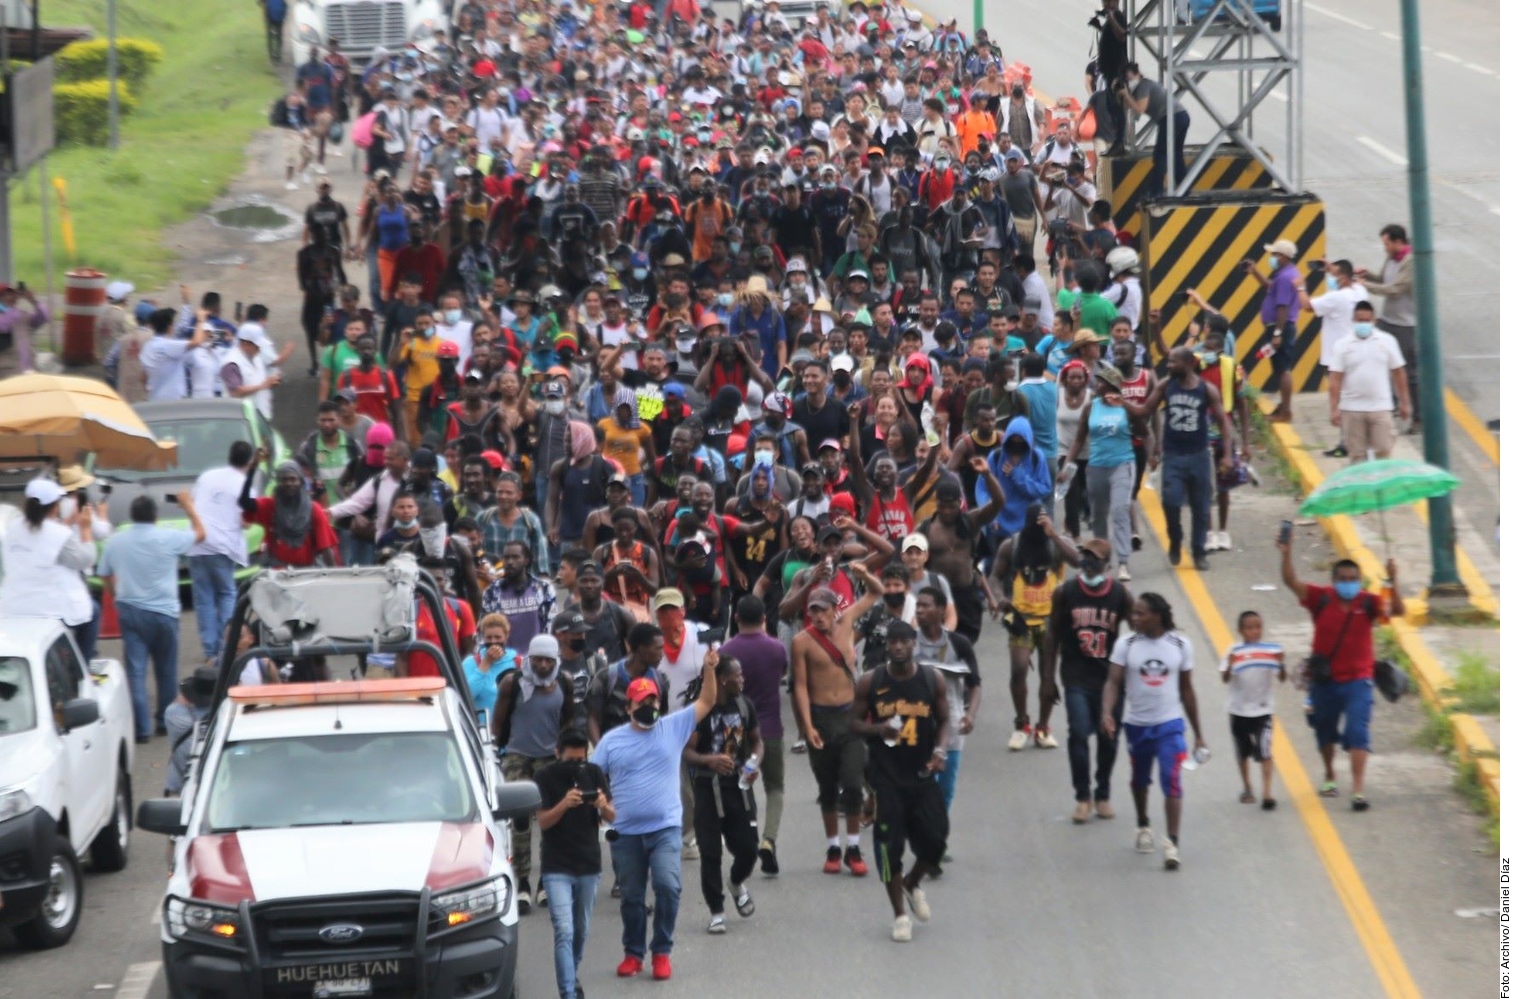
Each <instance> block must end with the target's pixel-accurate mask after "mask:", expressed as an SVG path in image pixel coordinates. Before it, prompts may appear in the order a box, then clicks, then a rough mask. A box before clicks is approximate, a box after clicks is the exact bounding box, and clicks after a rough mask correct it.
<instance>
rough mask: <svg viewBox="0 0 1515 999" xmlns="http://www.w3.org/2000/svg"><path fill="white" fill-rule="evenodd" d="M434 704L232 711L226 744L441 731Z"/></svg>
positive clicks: (444, 725) (442, 721) (440, 717)
mask: <svg viewBox="0 0 1515 999" xmlns="http://www.w3.org/2000/svg"><path fill="white" fill-rule="evenodd" d="M446 730H447V718H446V716H445V715H444V714H443V712H442V709H441V706H440V705H438V704H423V703H421V702H419V701H413V702H411V703H408V704H401V703H394V704H300V705H294V706H289V707H272V706H271V707H257V708H249V707H247V706H245V705H239V706H237V707H235V708H233V714H232V723H231V729H230V730H229V732H228V734H227V740H228V741H230V742H250V741H254V740H263V739H288V738H291V737H296V736H306V735H374V734H378V733H384V732H445V731H446Z"/></svg>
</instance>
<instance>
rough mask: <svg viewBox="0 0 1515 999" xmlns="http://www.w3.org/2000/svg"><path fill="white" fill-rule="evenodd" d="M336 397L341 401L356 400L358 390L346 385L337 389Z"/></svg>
mask: <svg viewBox="0 0 1515 999" xmlns="http://www.w3.org/2000/svg"><path fill="white" fill-rule="evenodd" d="M337 398H338V399H340V400H342V401H343V402H357V401H358V390H357V389H355V388H352V387H351V386H348V387H346V388H339V389H337Z"/></svg>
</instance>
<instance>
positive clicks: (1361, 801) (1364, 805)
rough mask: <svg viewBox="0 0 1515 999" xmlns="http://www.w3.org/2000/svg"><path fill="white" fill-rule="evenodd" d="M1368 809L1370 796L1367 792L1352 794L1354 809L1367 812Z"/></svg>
mask: <svg viewBox="0 0 1515 999" xmlns="http://www.w3.org/2000/svg"><path fill="white" fill-rule="evenodd" d="M1367 810H1368V797H1367V795H1365V794H1354V795H1352V811H1354V812H1366V811H1367Z"/></svg>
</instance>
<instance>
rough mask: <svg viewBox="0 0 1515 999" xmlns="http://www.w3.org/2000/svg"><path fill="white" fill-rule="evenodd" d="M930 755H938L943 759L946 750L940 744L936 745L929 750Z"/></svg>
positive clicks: (945, 756) (945, 755)
mask: <svg viewBox="0 0 1515 999" xmlns="http://www.w3.org/2000/svg"><path fill="white" fill-rule="evenodd" d="M931 755H932V756H939V757H941V758H942V759H944V760H945V759H946V758H947V751H946V750H945V749H943V748H942V747H941V746H937V747H936V748H935V749H933V750H932V751H931Z"/></svg>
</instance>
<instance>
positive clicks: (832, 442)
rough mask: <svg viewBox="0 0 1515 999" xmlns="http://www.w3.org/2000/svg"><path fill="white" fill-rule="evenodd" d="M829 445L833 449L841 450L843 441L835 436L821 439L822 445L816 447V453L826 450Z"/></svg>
mask: <svg viewBox="0 0 1515 999" xmlns="http://www.w3.org/2000/svg"><path fill="white" fill-rule="evenodd" d="M828 447H829V448H831V449H832V450H833V451H840V450H841V449H842V442H841V441H839V440H837V439H836V438H835V437H827V438H826V439H825V440H823V441H821V446H820V447H818V448H816V449H815V450H816V453H817V454H819V453H820V452H822V451H824V450H826V449H827V448H828Z"/></svg>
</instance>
